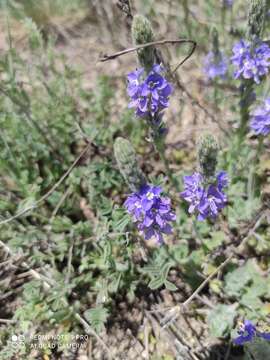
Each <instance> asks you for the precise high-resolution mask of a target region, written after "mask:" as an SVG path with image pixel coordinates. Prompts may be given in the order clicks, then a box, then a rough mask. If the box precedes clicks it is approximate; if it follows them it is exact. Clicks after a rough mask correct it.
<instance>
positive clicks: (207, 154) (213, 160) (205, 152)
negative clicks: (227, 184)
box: [198, 134, 219, 181]
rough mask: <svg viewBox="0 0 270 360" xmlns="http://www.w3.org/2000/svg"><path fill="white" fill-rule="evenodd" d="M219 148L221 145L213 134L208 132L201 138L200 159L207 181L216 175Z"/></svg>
mask: <svg viewBox="0 0 270 360" xmlns="http://www.w3.org/2000/svg"><path fill="white" fill-rule="evenodd" d="M218 150H219V146H218V143H217V141H216V139H215V137H214V136H213V135H211V134H206V135H204V136H202V137H201V139H200V140H199V144H198V161H199V165H200V171H201V174H202V175H203V177H204V180H205V181H210V180H211V178H212V177H214V176H215V172H216V166H217V157H218Z"/></svg>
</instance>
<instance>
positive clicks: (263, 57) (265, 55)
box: [231, 39, 270, 84]
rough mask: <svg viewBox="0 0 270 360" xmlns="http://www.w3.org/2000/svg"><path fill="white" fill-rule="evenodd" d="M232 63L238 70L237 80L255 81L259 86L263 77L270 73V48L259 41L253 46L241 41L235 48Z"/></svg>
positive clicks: (236, 73) (235, 74)
mask: <svg viewBox="0 0 270 360" xmlns="http://www.w3.org/2000/svg"><path fill="white" fill-rule="evenodd" d="M233 54H234V55H233V56H232V57H231V60H232V63H233V64H234V66H235V68H236V70H235V73H234V77H235V79H238V78H241V77H242V78H244V79H253V80H254V81H255V82H256V83H257V84H259V83H260V80H261V77H262V76H264V75H266V74H267V73H268V69H269V67H270V47H269V46H268V45H267V44H266V43H264V42H262V41H259V40H257V41H256V42H255V44H253V45H251V44H250V43H248V42H247V41H245V40H243V39H242V40H240V41H239V42H238V43H237V44H235V45H234V47H233Z"/></svg>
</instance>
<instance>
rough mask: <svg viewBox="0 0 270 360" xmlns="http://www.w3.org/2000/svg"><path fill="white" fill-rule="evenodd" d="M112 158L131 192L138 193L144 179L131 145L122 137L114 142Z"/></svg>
mask: <svg viewBox="0 0 270 360" xmlns="http://www.w3.org/2000/svg"><path fill="white" fill-rule="evenodd" d="M114 156H115V158H116V161H117V165H118V168H119V170H120V172H121V174H122V176H123V178H124V179H125V181H126V183H127V184H128V186H129V188H130V189H131V191H138V190H139V189H140V187H141V186H142V185H143V184H145V183H146V178H145V176H144V174H143V172H142V170H141V169H140V168H139V166H138V163H137V159H136V153H135V150H134V148H133V147H132V145H131V143H130V142H129V141H128V140H126V139H124V138H122V137H118V138H117V139H116V140H115V142H114Z"/></svg>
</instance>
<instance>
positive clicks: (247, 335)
mask: <svg viewBox="0 0 270 360" xmlns="http://www.w3.org/2000/svg"><path fill="white" fill-rule="evenodd" d="M238 334H239V336H238V337H237V338H235V339H233V342H234V343H235V344H236V345H242V344H244V343H246V342H249V341H252V340H253V338H254V337H255V336H256V327H255V326H254V325H253V324H252V322H251V321H249V320H245V322H244V324H243V326H242V327H241V328H240V329H239V330H238Z"/></svg>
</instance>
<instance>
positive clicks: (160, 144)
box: [154, 137, 180, 192]
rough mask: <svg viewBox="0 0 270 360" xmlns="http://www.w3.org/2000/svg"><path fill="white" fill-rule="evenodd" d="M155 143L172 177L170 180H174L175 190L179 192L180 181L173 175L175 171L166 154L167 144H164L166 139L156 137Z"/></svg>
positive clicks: (167, 171) (169, 175)
mask: <svg viewBox="0 0 270 360" xmlns="http://www.w3.org/2000/svg"><path fill="white" fill-rule="evenodd" d="M154 144H155V148H156V150H157V152H158V154H159V157H160V159H161V160H162V162H163V163H164V166H165V169H166V173H167V174H168V177H169V179H170V181H171V182H172V184H173V186H174V188H175V190H176V191H177V192H179V191H180V190H179V186H178V185H179V184H178V181H177V180H176V179H175V177H174V176H173V172H172V170H171V168H170V165H169V161H168V159H167V158H166V156H165V144H164V140H163V139H160V137H159V139H155V140H154Z"/></svg>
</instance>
